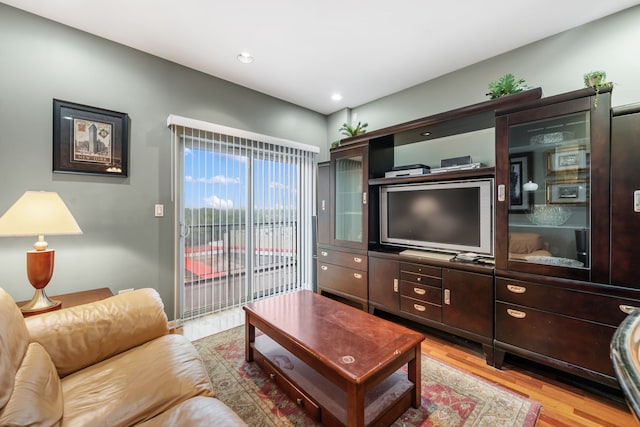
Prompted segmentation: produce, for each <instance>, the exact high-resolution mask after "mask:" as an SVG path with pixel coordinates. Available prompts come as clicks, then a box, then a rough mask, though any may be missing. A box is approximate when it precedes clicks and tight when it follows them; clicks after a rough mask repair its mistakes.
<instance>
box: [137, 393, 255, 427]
mask: <svg viewBox="0 0 640 427" xmlns="http://www.w3.org/2000/svg"><path fill="white" fill-rule="evenodd" d="M242 425H245V423H244V421H242V420H241V419H240V417H238V415H237V414H236V413H235V412H233V411H232V410H231V408H229V407H228V406H227V405H225V404H224V403H222V402H221V401H219V400H218V399H216V398H211V397H204V396H198V397H194V398H192V399H189V400H186V401H184V402H182V403H180V404H179V405H176V406H174V407H173V408H171V409H170V410H168V411H166V412H164V413H162V414H160V415H158V416H157V417H154V418H152V419H150V420H149V421H146V422H144V423H142V424H138V426H140V427H174V426H216V427H232V426H242Z"/></svg>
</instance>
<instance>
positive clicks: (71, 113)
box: [53, 99, 129, 177]
mask: <svg viewBox="0 0 640 427" xmlns="http://www.w3.org/2000/svg"><path fill="white" fill-rule="evenodd" d="M128 154H129V115H128V114H126V113H120V112H117V111H111V110H105V109H102V108H96V107H90V106H88V105H82V104H76V103H73V102H68V101H62V100H59V99H54V100H53V172H58V173H74V174H91V175H104V176H119V177H127V176H128V174H129V168H128V157H129V156H128Z"/></svg>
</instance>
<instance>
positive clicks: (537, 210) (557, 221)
mask: <svg viewBox="0 0 640 427" xmlns="http://www.w3.org/2000/svg"><path fill="white" fill-rule="evenodd" d="M570 216H571V211H570V210H569V209H568V208H566V207H564V206H557V205H533V206H532V207H531V212H529V213H528V214H527V219H529V221H531V222H532V223H534V224H536V225H562V224H564V223H565V222H567V220H568V219H569V217H570Z"/></svg>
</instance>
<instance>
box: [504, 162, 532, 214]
mask: <svg viewBox="0 0 640 427" xmlns="http://www.w3.org/2000/svg"><path fill="white" fill-rule="evenodd" d="M530 168H531V153H522V154H517V155H515V156H511V157H510V158H509V211H510V212H516V213H517V212H521V213H525V212H528V211H529V206H530V205H531V198H532V194H531V193H529V192H526V191H524V188H523V185H524V183H525V182H527V181H529V180H530V179H532V178H531V176H530V175H529V170H530Z"/></svg>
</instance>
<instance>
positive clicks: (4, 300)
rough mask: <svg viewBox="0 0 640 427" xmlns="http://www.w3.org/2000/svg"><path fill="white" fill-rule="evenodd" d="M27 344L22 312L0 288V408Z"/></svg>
mask: <svg viewBox="0 0 640 427" xmlns="http://www.w3.org/2000/svg"><path fill="white" fill-rule="evenodd" d="M28 346H29V333H28V331H27V327H26V326H25V324H24V318H23V317H22V312H21V311H20V309H19V308H18V306H17V305H16V303H15V301H14V300H13V298H11V296H10V295H9V294H8V293H7V292H6V291H5V290H4V289H2V288H0V409H1V408H3V407H4V406H5V405H6V404H7V402H8V401H9V398H10V397H11V393H12V392H13V384H14V382H15V377H16V373H17V372H18V368H20V365H21V363H22V359H23V358H24V355H25V353H26V352H27V347H28Z"/></svg>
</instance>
